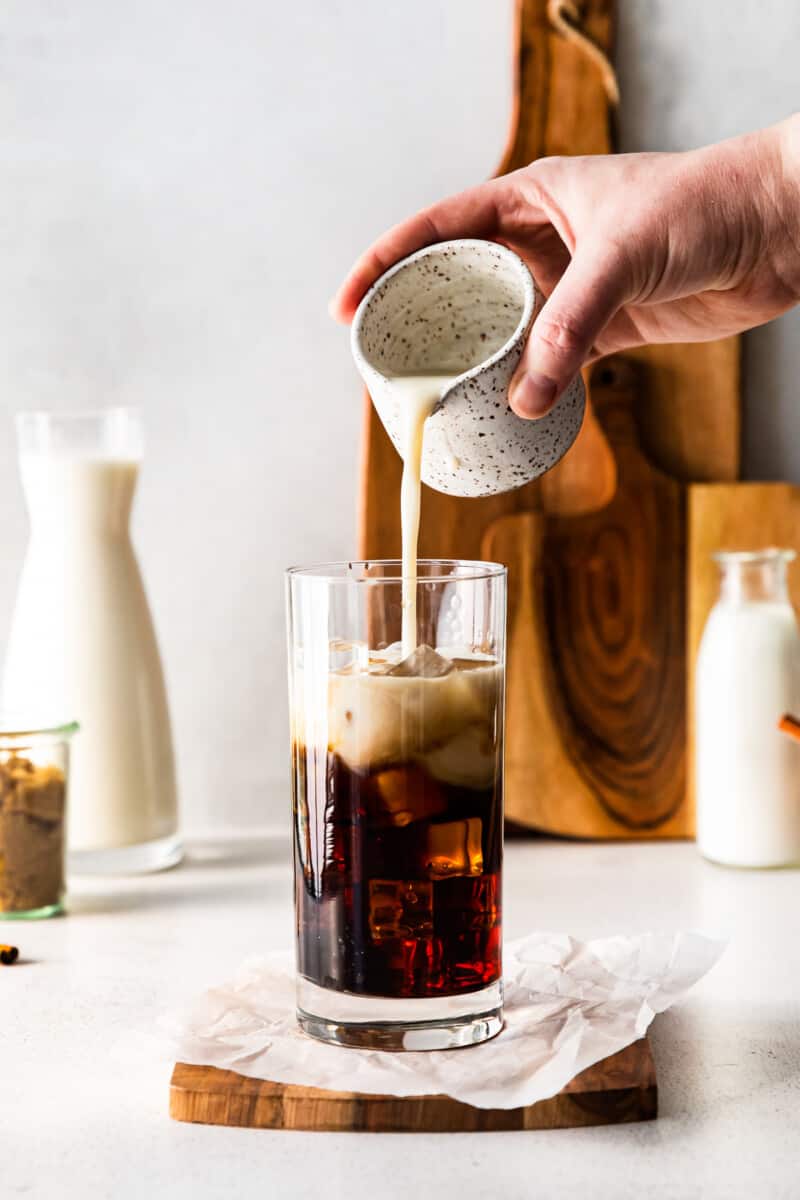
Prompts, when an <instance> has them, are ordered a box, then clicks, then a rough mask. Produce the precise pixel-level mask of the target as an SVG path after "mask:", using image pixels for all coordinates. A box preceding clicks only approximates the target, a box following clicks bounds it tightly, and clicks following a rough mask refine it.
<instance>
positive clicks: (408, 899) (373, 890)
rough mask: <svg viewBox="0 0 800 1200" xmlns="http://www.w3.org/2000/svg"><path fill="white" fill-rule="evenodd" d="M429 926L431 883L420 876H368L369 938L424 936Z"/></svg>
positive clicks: (377, 939) (385, 938) (375, 939)
mask: <svg viewBox="0 0 800 1200" xmlns="http://www.w3.org/2000/svg"><path fill="white" fill-rule="evenodd" d="M432 930H433V884H431V883H430V882H429V881H427V880H422V879H419V880H409V879H370V881H369V931H370V934H371V936H372V940H373V942H385V941H389V940H390V939H391V938H416V937H426V936H428V935H430V933H431V932H432Z"/></svg>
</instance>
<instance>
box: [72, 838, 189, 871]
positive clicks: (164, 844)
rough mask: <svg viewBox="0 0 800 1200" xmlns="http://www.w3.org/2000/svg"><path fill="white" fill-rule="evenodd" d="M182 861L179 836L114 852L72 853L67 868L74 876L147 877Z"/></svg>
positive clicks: (114, 850) (118, 848) (125, 847)
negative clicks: (145, 875) (152, 872)
mask: <svg viewBox="0 0 800 1200" xmlns="http://www.w3.org/2000/svg"><path fill="white" fill-rule="evenodd" d="M182 858H183V842H182V841H181V839H180V836H179V835H178V834H177V833H171V834H170V835H169V837H165V838H158V839H157V840H156V841H154V842H140V843H139V845H138V846H116V847H114V848H113V849H111V850H70V852H69V855H68V857H67V867H68V869H69V871H70V872H72V873H73V874H75V875H144V874H147V873H148V872H150V871H166V870H167V868H168V867H174V866H176V865H177V864H178V863H179V862H180V861H181V859H182Z"/></svg>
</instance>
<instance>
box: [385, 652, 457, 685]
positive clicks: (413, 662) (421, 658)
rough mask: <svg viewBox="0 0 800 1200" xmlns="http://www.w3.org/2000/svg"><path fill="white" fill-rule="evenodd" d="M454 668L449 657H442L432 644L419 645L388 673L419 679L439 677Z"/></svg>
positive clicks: (447, 673)
mask: <svg viewBox="0 0 800 1200" xmlns="http://www.w3.org/2000/svg"><path fill="white" fill-rule="evenodd" d="M452 670H454V667H453V664H452V663H451V662H450V660H449V659H448V658H442V656H441V654H437V653H436V651H435V650H434V649H433V648H432V647H431V646H417V648H416V650H414V651H413V652H412V653H411V654H409V656H408V658H404V659H403V661H402V662H399V663H398V664H397V666H396V667H390V669H389V670H388V671H387V672H386V674H387V675H408V676H413V677H415V678H417V679H439V678H440V677H441V676H442V675H449V674H450V672H451V671H452Z"/></svg>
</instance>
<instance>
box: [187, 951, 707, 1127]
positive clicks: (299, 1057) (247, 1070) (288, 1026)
mask: <svg viewBox="0 0 800 1200" xmlns="http://www.w3.org/2000/svg"><path fill="white" fill-rule="evenodd" d="M724 946H725V944H724V943H723V942H718V941H713V940H712V939H710V938H707V937H704V936H703V935H701V934H697V933H677V934H674V935H662V934H652V933H651V934H644V935H642V936H639V937H611V938H602V939H599V940H597V941H591V942H579V941H576V940H575V939H574V938H571V937H568V936H567V935H565V934H552V933H533V934H531V935H530V936H529V937H526V938H523V939H521V940H520V941H517V942H512V943H510V944H507V945H506V946H505V948H504V954H503V960H504V971H505V975H504V979H505V1004H504V1015H505V1027H504V1029H503V1030H502V1032H501V1033H500V1034H498V1036H497V1037H495V1038H493V1039H492V1040H491V1041H489V1042H484V1043H483V1044H482V1045H479V1046H471V1047H469V1048H468V1049H460V1050H434V1051H412V1052H403V1053H391V1052H388V1051H385V1050H361V1049H348V1048H344V1047H340V1046H330V1045H327V1044H325V1043H323V1042H318V1041H315V1040H314V1039H313V1038H311V1037H309V1036H308V1035H307V1034H305V1033H303V1032H302V1031H301V1030H300V1028H299V1027H298V1025H297V1023H296V1021H295V1015H294V1008H295V996H294V967H293V964H292V962H291V960H290V958H289V956H288V955H286V954H273V955H270V956H269V957H266V958H264V957H259V958H250V959H248V960H247V961H246V962H245V963H244V964H243V966H242V968H241V969H240V972H239V974H238V975H237V977H236V979H235V980H234V981H233V982H232V983H229V984H225V985H223V986H222V987H218V988H214V989H213V990H212V991H209V992H207V993H206V994H205V995H204V996H203V997H202V998H201V999H200V1000H199V1001H198V1002H197V1003H196V1004H195V1005H194V1006H193V1008H192V1010H191V1011H190V1012H189V1014H188V1015H186V1016H184V1017H183V1018H182V1019H181V1020H180V1021H179V1023H178V1026H177V1028H176V1029H175V1032H176V1033H177V1038H178V1045H177V1047H176V1052H177V1057H178V1060H179V1061H180V1062H187V1063H198V1064H206V1065H209V1066H214V1067H222V1068H227V1069H229V1070H233V1071H238V1072H239V1073H240V1074H241V1075H249V1076H252V1077H253V1078H256V1079H271V1080H275V1081H276V1082H279V1083H297V1084H305V1085H306V1086H311V1087H321V1088H329V1089H331V1090H333V1091H352V1092H372V1093H379V1094H390V1095H395V1096H420V1095H438V1094H442V1093H444V1094H446V1095H448V1096H452V1097H454V1098H455V1099H456V1100H463V1101H465V1102H466V1103H468V1104H472V1105H475V1106H477V1107H478V1108H516V1107H518V1106H522V1105H527V1104H533V1103H534V1102H535V1101H537V1100H544V1099H546V1098H547V1097H548V1096H553V1095H555V1094H556V1093H557V1092H560V1091H561V1089H562V1088H563V1087H564V1086H565V1084H567V1083H568V1082H569V1081H570V1080H571V1079H573V1078H574V1077H575V1075H577V1074H578V1073H579V1072H580V1071H583V1070H584V1069H585V1068H586V1067H589V1066H591V1065H592V1063H595V1062H598V1061H599V1060H600V1059H602V1058H605V1057H606V1056H607V1055H609V1054H613V1053H615V1052H616V1051H617V1050H622V1049H623V1048H624V1047H625V1046H628V1045H630V1043H631V1042H634V1041H636V1039H637V1038H640V1037H642V1036H643V1035H644V1033H645V1032H646V1030H647V1028H648V1026H649V1025H650V1022H651V1021H652V1020H653V1017H654V1016H655V1015H656V1013H659V1012H663V1011H664V1010H665V1009H667V1008H669V1007H670V1005H672V1004H674V1003H675V1001H676V1000H679V999H680V997H681V996H682V995H683V994H684V993H685V992H686V991H687V990H688V989H689V988H690V987H691V986H692V985H693V984H694V983H696V982H697V980H698V979H700V978H701V977H702V976H703V975H705V973H706V972H707V971H708V970H710V968H711V967H712V966H713V965H714V963H715V962H716V961H717V959H718V958H719V956H720V954H721V953H722V951H723V949H724Z"/></svg>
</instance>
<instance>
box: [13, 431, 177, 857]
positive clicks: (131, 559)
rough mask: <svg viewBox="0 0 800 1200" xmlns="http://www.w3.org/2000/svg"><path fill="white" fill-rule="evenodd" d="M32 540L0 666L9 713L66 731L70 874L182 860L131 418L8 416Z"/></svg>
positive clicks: (137, 434) (137, 444) (137, 438)
mask: <svg viewBox="0 0 800 1200" xmlns="http://www.w3.org/2000/svg"><path fill="white" fill-rule="evenodd" d="M17 435H18V446H19V461H20V473H21V476H22V484H23V488H24V492H25V498H26V502H27V507H28V513H29V517H30V526H31V528H30V542H29V545H28V550H27V554H26V557H25V562H24V565H23V570H22V576H21V579H20V584H19V591H18V595H17V601H16V608H15V611H14V618H13V622H12V628H11V636H10V640H9V646H8V655H7V660H6V667H5V676H4V687H3V700H4V704H5V706H6V708H7V709H8V710H10V711H24V712H29V713H35V712H41V711H42V710H44V711H46V712H48V713H58V714H63V715H64V719H69V720H73V719H74V720H77V721H78V722H79V723H80V733H79V734H78V735H77V736H76V738H75V740H74V743H73V751H72V767H71V788H70V804H69V816H68V837H69V849H70V866H71V867H72V869H74V870H77V871H81V870H88V871H100V872H105V871H108V872H114V871H148V870H157V869H159V868H161V867H166V866H170V865H172V864H173V863H175V862H177V861H178V860H179V858H180V857H181V846H180V842H179V839H178V836H177V799H176V789H175V768H174V761H173V753H172V741H171V736H170V724H169V712H168V709H167V700H166V693H165V688H164V678H163V674H162V669H161V662H160V659H159V654H158V646H157V644H156V638H155V632H154V630H153V624H152V621H151V618H150V612H149V609H148V605H147V599H146V596H145V591H144V587H143V585H142V579H141V576H140V574H139V568H138V565H137V562H136V558H135V555H134V552H133V547H132V545H131V541H130V535H129V530H128V524H129V517H130V510H131V505H132V501H133V494H134V490H135V487H136V481H137V475H138V471H139V464H140V461H141V456H142V427H141V418H140V416H139V414H138V413H137V412H136V411H134V410H131V409H120V408H112V409H106V410H102V411H97V412H86V413H67V414H57V413H23V414H20V415H19V416H18V418H17Z"/></svg>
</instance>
